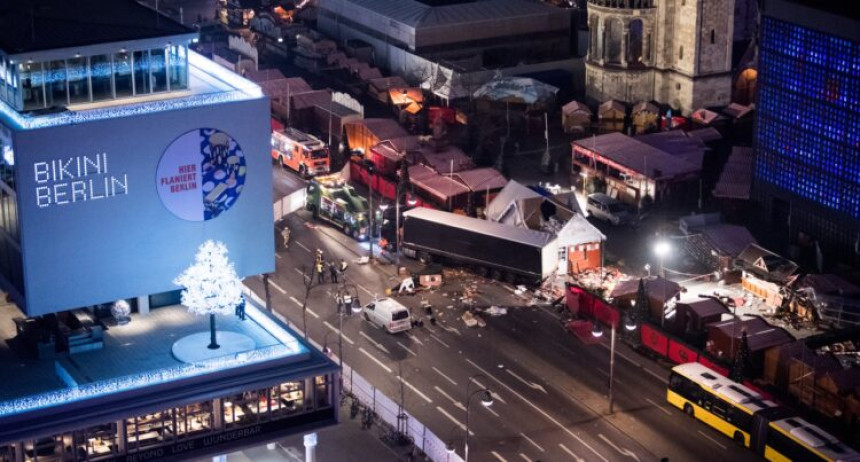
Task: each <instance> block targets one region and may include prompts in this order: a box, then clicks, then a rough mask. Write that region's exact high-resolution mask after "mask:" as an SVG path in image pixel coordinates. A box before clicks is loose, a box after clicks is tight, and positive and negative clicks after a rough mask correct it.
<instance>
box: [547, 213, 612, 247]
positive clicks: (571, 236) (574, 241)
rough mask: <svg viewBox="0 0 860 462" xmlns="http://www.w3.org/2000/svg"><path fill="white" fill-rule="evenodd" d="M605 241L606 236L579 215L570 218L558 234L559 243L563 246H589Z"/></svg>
mask: <svg viewBox="0 0 860 462" xmlns="http://www.w3.org/2000/svg"><path fill="white" fill-rule="evenodd" d="M605 240H606V236H604V235H603V233H601V232H600V230H599V229H597V228H595V227H594V225H592V224H591V223H589V222H588V220H587V219H586V218H585V217H583V216H582V215H580V214H575V215H574V216H572V217H571V218H570V220H568V221H567V223H565V224H564V226H563V227H562V228H561V231H559V233H558V241H559V243H560V244H561V245H565V246H572V245H579V244H589V243H592V242H602V241H605Z"/></svg>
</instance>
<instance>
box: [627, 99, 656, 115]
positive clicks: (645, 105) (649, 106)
mask: <svg viewBox="0 0 860 462" xmlns="http://www.w3.org/2000/svg"><path fill="white" fill-rule="evenodd" d="M638 112H650V113H651V114H659V113H660V108H659V107H657V105H656V104H654V103H652V102H650V101H639V102H638V103H636V105H635V106H633V110H632V111H630V113H631V114H636V113H638Z"/></svg>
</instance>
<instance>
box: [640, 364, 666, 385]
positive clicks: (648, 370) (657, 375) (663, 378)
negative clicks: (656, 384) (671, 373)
mask: <svg viewBox="0 0 860 462" xmlns="http://www.w3.org/2000/svg"><path fill="white" fill-rule="evenodd" d="M642 370H643V371H645V372H647V373H649V374H651V375H652V376H653V377H656V378H657V379H659V380H660V381H661V382H663V383H665V384H667V385H668V384H669V379H667V378H666V377H663V376H662V375H659V374H657V373H656V372H653V371H652V370H651V369H648V368H647V367H643V368H642Z"/></svg>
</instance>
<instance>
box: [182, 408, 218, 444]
mask: <svg viewBox="0 0 860 462" xmlns="http://www.w3.org/2000/svg"><path fill="white" fill-rule="evenodd" d="M212 420H213V419H212V402H211V401H205V402H203V403H197V404H189V405H188V406H185V407H184V408H182V407H180V408H177V409H176V436H178V437H180V438H182V437H189V436H194V435H196V434H198V433H201V432H207V431H209V430H211V429H212Z"/></svg>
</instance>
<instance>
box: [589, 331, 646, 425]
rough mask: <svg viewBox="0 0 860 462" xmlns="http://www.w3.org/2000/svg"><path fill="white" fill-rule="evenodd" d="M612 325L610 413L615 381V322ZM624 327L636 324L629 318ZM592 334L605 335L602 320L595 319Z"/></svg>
mask: <svg viewBox="0 0 860 462" xmlns="http://www.w3.org/2000/svg"><path fill="white" fill-rule="evenodd" d="M609 324H610V325H611V326H612V334H611V337H610V341H609V413H610V414H612V413H613V404H614V402H613V400H612V388H613V385H614V382H615V322H610V323H609ZM624 328H625V329H627V330H631V331H632V330H634V329H636V324H635V323H634V322H633V321H632V320H630V319H629V318H628V319H626V320H625V321H624ZM591 335H593V336H594V337H596V338H600V337H603V327H601V325H600V322H598V321H597V320H596V319H595V320H594V328H593V329H592V330H591Z"/></svg>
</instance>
